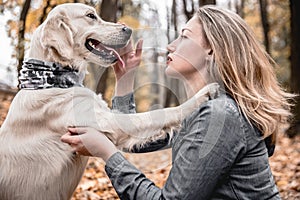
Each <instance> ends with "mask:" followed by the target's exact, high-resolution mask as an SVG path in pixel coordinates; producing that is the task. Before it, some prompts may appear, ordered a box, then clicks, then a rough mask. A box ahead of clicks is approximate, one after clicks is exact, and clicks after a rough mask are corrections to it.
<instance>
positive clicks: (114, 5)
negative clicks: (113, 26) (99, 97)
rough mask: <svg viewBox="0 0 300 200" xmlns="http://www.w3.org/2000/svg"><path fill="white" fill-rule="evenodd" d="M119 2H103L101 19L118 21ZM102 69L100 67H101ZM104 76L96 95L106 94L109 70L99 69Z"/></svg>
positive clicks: (101, 78)
mask: <svg viewBox="0 0 300 200" xmlns="http://www.w3.org/2000/svg"><path fill="white" fill-rule="evenodd" d="M117 11H118V0H103V1H102V3H101V7H100V17H101V18H102V19H103V20H105V21H108V22H116V21H117ZM99 67H100V66H99ZM99 70H101V71H102V70H103V71H102V73H101V74H102V76H101V77H100V80H99V81H98V84H97V88H96V93H101V94H103V95H104V94H105V91H106V88H107V79H108V77H109V76H108V69H99Z"/></svg>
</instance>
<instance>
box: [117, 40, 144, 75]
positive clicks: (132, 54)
mask: <svg viewBox="0 0 300 200" xmlns="http://www.w3.org/2000/svg"><path fill="white" fill-rule="evenodd" d="M142 47H143V40H142V39H140V40H139V41H138V42H137V44H136V47H135V49H133V45H132V40H130V41H129V43H128V44H127V45H126V46H125V47H123V48H121V49H118V50H117V51H118V53H119V55H120V57H121V58H122V60H123V62H124V65H125V66H123V64H122V62H120V61H118V62H117V63H116V64H115V65H114V66H113V68H114V72H115V76H116V79H117V81H118V80H120V79H121V78H122V77H123V75H125V74H126V73H127V72H130V71H132V70H133V69H135V68H136V67H138V66H139V64H140V63H141V59H142Z"/></svg>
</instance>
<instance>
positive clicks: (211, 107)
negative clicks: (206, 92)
mask: <svg viewBox="0 0 300 200" xmlns="http://www.w3.org/2000/svg"><path fill="white" fill-rule="evenodd" d="M201 114H214V115H220V116H222V115H230V116H232V117H240V116H241V111H240V109H239V107H238V104H237V103H236V101H235V100H234V99H233V98H232V97H231V96H230V95H228V94H226V93H221V94H220V95H219V96H218V97H216V98H214V99H210V100H208V101H207V102H205V103H203V104H201V105H200V106H199V107H198V109H196V110H195V111H194V112H193V113H192V115H191V117H196V116H198V115H201Z"/></svg>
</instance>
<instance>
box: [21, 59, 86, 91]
mask: <svg viewBox="0 0 300 200" xmlns="http://www.w3.org/2000/svg"><path fill="white" fill-rule="evenodd" d="M19 82H20V84H19V88H20V89H31V90H38V89H46V88H69V87H74V86H79V87H82V78H81V77H80V73H79V72H78V70H74V69H71V68H70V67H68V66H62V65H61V64H59V63H55V62H46V61H41V60H36V59H31V58H30V59H27V60H24V61H23V65H22V69H21V71H20V76H19Z"/></svg>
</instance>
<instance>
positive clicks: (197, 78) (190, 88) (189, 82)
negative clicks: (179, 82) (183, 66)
mask: <svg viewBox="0 0 300 200" xmlns="http://www.w3.org/2000/svg"><path fill="white" fill-rule="evenodd" d="M183 83H184V87H185V91H186V94H187V97H188V98H191V97H193V96H194V95H195V94H196V93H197V92H198V91H199V90H201V89H202V88H203V87H204V86H205V85H207V84H208V83H209V82H208V80H207V76H202V75H201V73H197V74H194V75H193V76H190V77H188V78H186V79H185V80H184V81H183Z"/></svg>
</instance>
